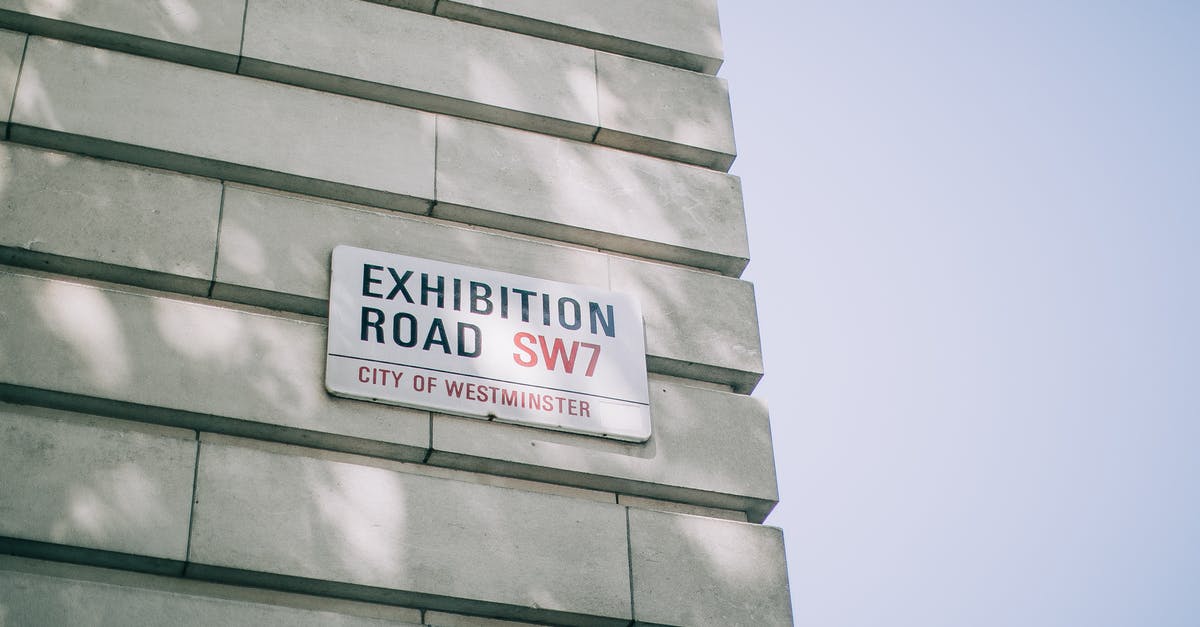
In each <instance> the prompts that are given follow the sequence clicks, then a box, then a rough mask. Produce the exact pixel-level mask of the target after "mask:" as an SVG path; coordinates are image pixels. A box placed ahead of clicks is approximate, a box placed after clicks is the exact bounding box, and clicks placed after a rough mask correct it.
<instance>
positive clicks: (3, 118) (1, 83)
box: [0, 30, 27, 132]
mask: <svg viewBox="0 0 1200 627" xmlns="http://www.w3.org/2000/svg"><path fill="white" fill-rule="evenodd" d="M26 38H27V35H25V33H14V32H12V31H7V30H0V132H7V129H8V115H9V113H10V112H11V111H12V101H13V93H14V92H15V91H16V89H17V75H18V74H19V73H20V72H21V59H22V58H23V57H24V56H25V39H26Z"/></svg>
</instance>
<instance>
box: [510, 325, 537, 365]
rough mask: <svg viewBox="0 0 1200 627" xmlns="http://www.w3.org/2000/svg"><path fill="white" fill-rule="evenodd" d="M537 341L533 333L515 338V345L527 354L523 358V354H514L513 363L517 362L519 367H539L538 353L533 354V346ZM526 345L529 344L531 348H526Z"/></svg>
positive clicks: (515, 336)
mask: <svg viewBox="0 0 1200 627" xmlns="http://www.w3.org/2000/svg"><path fill="white" fill-rule="evenodd" d="M536 341H537V338H535V337H533V334H532V333H523V332H522V333H518V334H516V335H514V336H513V344H515V345H516V347H517V349H518V350H520V351H522V352H523V353H525V355H524V356H522V355H521V353H513V361H515V362H517V365H518V366H524V367H526V368H532V367H534V366H536V365H537V362H538V358H537V353H535V352H533V344H534V343H535V342H536ZM525 344H529V346H526V345H525Z"/></svg>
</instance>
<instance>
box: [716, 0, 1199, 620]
mask: <svg viewBox="0 0 1200 627" xmlns="http://www.w3.org/2000/svg"><path fill="white" fill-rule="evenodd" d="M721 19H722V30H723V32H724V36H725V48H726V64H725V67H724V68H723V69H722V70H721V73H720V75H721V76H724V77H725V78H727V79H729V81H730V87H731V90H732V94H733V107H734V118H735V128H736V133H737V140H738V149H739V157H738V160H737V163H736V164H735V166H734V170H733V172H734V173H735V174H738V175H740V176H741V177H742V179H743V184H744V190H745V198H746V206H747V218H748V220H749V223H750V245H751V255H752V261H751V266H750V269H749V270H748V272H747V274H746V275H745V278H747V279H749V280H752V281H754V282H755V284H756V286H757V295H758V307H759V313H760V317H761V324H762V336H763V343H764V352H765V357H766V367H767V376H766V378H765V379H764V381H763V383H762V384H761V385H760V386H759V389H758V391H757V392H756V394H757V395H759V396H762V397H763V398H766V399H767V401H768V402H769V404H770V407H771V417H772V428H773V430H774V436H775V447H776V463H777V466H778V471H779V481H780V490H781V496H782V499H783V501H782V503H781V504H780V505H779V506H778V508H777V509H776V511H775V513H774V514H772V516H771V518H770V519H769V520H768V523H769V524H775V525H778V526H781V527H783V528H784V531H785V534H786V541H787V547H788V561H789V571H790V577H791V586H792V597H793V604H794V607H793V611H794V613H795V617H796V623H797V624H798V625H804V626H820V627H850V626H855V627H857V626H872V627H877V626H883V625H887V626H889V627H897V626H899V627H905V626H914V627H915V626H919V627H938V626H955V627H959V626H972V627H980V626H993V625H995V626H1000V625H1003V626H1009V625H1012V626H1023V627H1028V626H1042V625H1046V626H1051V625H1055V626H1056V625H1071V626H1085V625H1086V626H1088V627H1103V626H1110V625H1112V626H1116V625H1120V626H1130V627H1134V626H1138V627H1141V626H1175V625H1180V626H1183V625H1187V626H1195V625H1200V384H1198V383H1200V381H1198V377H1197V373H1200V272H1198V270H1197V269H1198V268H1200V3H1194V2H1143V1H1139V2H1122V3H1116V2H1029V1H1015V2H1003V3H999V2H997V3H983V2H921V1H918V2H913V3H899V2H874V3H871V2H830V3H810V2H774V3H772V2H754V1H746V0H723V2H722V6H721Z"/></svg>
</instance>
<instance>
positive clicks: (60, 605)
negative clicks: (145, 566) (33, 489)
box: [0, 555, 421, 627]
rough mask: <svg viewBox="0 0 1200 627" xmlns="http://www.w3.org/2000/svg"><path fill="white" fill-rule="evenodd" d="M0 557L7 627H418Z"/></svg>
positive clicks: (246, 593)
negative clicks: (17, 626)
mask: <svg viewBox="0 0 1200 627" xmlns="http://www.w3.org/2000/svg"><path fill="white" fill-rule="evenodd" d="M362 605H365V604H353V602H347V601H341V600H338V599H320V598H316V597H302V596H301V595H294V594H287V593H279V592H273V591H267V590H253V589H242V590H237V589H232V588H231V587H229V586H223V585H220V584H212V583H208V582H199V581H189V580H186V579H176V578H168V577H160V576H154V575H146V574H142V573H130V572H123V571H117V570H109V569H103V568H93V567H89V566H79V565H75V564H62V563H56V562H43V561H38V560H29V559H23V558H19V557H11V556H6V555H0V608H2V609H0V616H2V617H4V619H5V621H6V622H5V623H4V624H6V625H8V624H11V625H92V626H96V627H133V626H138V625H162V624H164V623H169V624H171V625H175V626H177V627H193V626H194V627H202V626H206V625H256V626H261V627H292V626H295V627H319V626H324V625H331V626H333V627H385V626H392V627H404V626H406V625H411V626H412V627H417V626H418V625H420V624H421V612H420V611H418V610H411V609H406V608H386V609H384V608H379V609H382V610H383V611H378V610H376V608H370V609H371V610H376V611H374V612H371V613H373V614H376V615H375V616H370V615H368V616H361V615H355V613H354V612H356V611H358V612H360V613H362V609H361V608H360V607H355V606H362Z"/></svg>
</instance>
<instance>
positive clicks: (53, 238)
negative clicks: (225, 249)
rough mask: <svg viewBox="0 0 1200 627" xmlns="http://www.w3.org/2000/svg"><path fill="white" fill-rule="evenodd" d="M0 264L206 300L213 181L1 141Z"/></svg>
mask: <svg viewBox="0 0 1200 627" xmlns="http://www.w3.org/2000/svg"><path fill="white" fill-rule="evenodd" d="M0 188H2V189H3V190H4V191H3V194H0V223H3V224H4V225H5V226H4V229H3V230H0V262H3V263H8V264H15V265H24V266H29V267H36V268H46V269H51V270H56V271H60V272H68V273H70V274H77V275H80V276H87V277H92V278H100V279H107V280H112V281H121V282H125V283H132V284H137V285H145V286H148V287H156V288H160V289H168V290H172V291H177V292H184V293H190V294H198V295H204V294H207V293H208V289H209V285H210V282H211V279H212V268H213V261H214V259H215V257H216V245H217V217H218V215H219V213H220V210H221V184H220V183H219V182H218V181H214V180H212V179H202V178H197V177H193V176H186V175H181V174H175V173H173V172H166V171H163V170H153V169H149V168H143V167H138V166H131V165H127V164H122V163H117V162H113V161H101V160H98V159H91V158H87V157H80V156H78V155H72V154H67V153H61V152H53V151H49V150H42V149H40V148H31V147H28V146H22V145H20V144H13V143H9V142H0Z"/></svg>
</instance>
